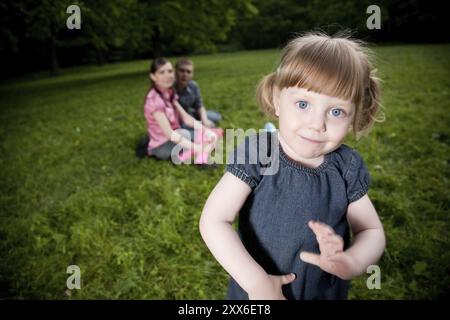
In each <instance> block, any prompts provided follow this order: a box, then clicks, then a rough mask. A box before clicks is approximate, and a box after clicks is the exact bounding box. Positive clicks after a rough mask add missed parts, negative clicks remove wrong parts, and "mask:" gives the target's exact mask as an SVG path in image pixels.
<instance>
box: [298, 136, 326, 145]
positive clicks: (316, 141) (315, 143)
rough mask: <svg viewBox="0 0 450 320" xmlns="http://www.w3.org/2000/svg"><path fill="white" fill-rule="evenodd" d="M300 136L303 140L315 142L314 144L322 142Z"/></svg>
mask: <svg viewBox="0 0 450 320" xmlns="http://www.w3.org/2000/svg"><path fill="white" fill-rule="evenodd" d="M300 138H302V139H304V140H306V141H308V142H311V143H315V144H319V143H322V141H318V140H313V139H308V138H305V137H303V136H300Z"/></svg>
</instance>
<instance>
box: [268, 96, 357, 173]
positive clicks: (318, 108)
mask: <svg viewBox="0 0 450 320" xmlns="http://www.w3.org/2000/svg"><path fill="white" fill-rule="evenodd" d="M353 109H354V107H353V104H352V102H351V101H349V100H342V99H340V98H337V97H330V96H327V95H324V94H319V93H316V92H313V91H308V90H306V89H303V88H297V87H290V88H285V89H283V90H281V91H279V92H278V94H277V95H276V96H275V111H276V115H277V116H278V117H279V127H280V130H279V140H280V143H281V145H282V147H283V150H284V151H285V152H286V154H287V155H288V156H289V157H291V158H292V159H293V160H296V161H299V162H302V163H304V164H308V165H311V166H317V165H319V164H320V163H321V162H322V160H323V155H324V154H326V153H329V152H331V151H333V150H335V149H337V148H338V147H339V146H340V145H341V143H342V141H343V140H344V138H345V136H346V135H347V133H348V131H349V128H350V125H351V123H352V120H353V114H354V110H353Z"/></svg>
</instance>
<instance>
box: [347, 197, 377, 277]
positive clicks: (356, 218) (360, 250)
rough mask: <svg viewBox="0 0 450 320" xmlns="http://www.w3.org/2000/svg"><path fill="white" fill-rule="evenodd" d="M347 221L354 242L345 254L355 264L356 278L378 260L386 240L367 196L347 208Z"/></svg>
mask: <svg viewBox="0 0 450 320" xmlns="http://www.w3.org/2000/svg"><path fill="white" fill-rule="evenodd" d="M347 220H348V222H349V224H350V228H351V229H352V232H353V235H354V241H353V244H352V246H351V247H350V248H349V249H347V251H346V252H347V253H348V254H349V255H350V257H351V258H352V259H353V260H354V262H355V267H356V268H355V276H357V275H360V274H362V273H365V272H366V270H367V267H368V266H370V265H372V264H374V263H376V262H377V261H378V259H380V257H381V255H382V254H383V251H384V248H385V246H386V238H385V235H384V230H383V225H382V224H381V221H380V218H379V217H378V214H377V211H376V210H375V208H374V206H373V204H372V201H370V199H369V196H368V195H367V194H366V195H365V196H363V197H362V198H361V199H359V200H357V201H355V202H352V203H351V204H350V205H349V206H348V210H347Z"/></svg>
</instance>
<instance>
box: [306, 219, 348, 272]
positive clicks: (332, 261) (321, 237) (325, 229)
mask: <svg viewBox="0 0 450 320" xmlns="http://www.w3.org/2000/svg"><path fill="white" fill-rule="evenodd" d="M308 226H309V227H310V228H311V230H312V231H313V232H314V234H315V235H316V238H317V242H318V243H319V250H320V254H315V253H312V252H301V253H300V259H301V260H303V261H304V262H307V263H311V264H313V265H316V266H318V267H319V268H320V269H322V270H324V271H326V272H328V273H331V274H334V275H335V276H338V277H339V278H341V279H344V280H350V279H352V278H353V277H354V276H355V274H356V272H355V271H354V270H355V269H356V263H355V261H353V258H352V257H351V256H350V255H349V254H348V253H346V252H345V251H343V250H344V240H343V239H342V237H341V236H339V235H338V234H336V232H334V230H333V229H332V228H331V227H330V226H328V225H326V224H324V223H321V222H318V221H309V223H308Z"/></svg>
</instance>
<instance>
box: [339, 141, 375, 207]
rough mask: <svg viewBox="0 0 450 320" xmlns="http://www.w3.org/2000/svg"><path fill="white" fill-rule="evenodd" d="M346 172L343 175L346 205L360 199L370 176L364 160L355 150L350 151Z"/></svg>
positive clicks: (366, 188)
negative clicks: (345, 187) (345, 186)
mask: <svg viewBox="0 0 450 320" xmlns="http://www.w3.org/2000/svg"><path fill="white" fill-rule="evenodd" d="M350 150H351V151H350V157H349V158H350V161H349V166H348V170H347V172H346V173H345V175H344V179H345V181H346V184H347V199H348V203H351V202H354V201H356V200H359V199H360V198H362V197H363V196H364V195H365V194H366V193H367V191H369V186H370V174H369V171H368V170H367V167H366V165H365V163H364V160H363V159H362V157H361V156H360V155H359V153H358V152H357V151H356V150H353V149H350Z"/></svg>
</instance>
